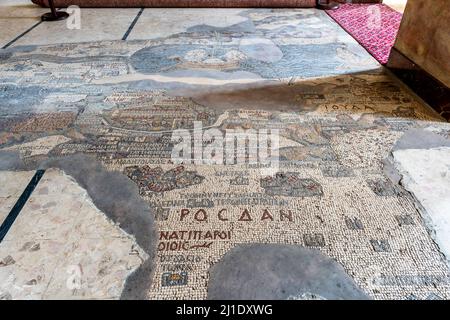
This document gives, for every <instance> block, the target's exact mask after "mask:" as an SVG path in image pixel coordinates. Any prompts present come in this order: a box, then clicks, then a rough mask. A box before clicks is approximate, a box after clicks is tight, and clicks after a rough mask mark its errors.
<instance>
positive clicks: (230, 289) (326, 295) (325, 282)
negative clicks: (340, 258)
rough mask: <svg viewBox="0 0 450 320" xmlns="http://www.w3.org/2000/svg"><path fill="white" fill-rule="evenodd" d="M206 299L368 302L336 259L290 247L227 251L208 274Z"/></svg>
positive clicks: (262, 246)
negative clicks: (348, 300) (363, 300)
mask: <svg viewBox="0 0 450 320" xmlns="http://www.w3.org/2000/svg"><path fill="white" fill-rule="evenodd" d="M208 299H212V300H228V299H230V300H241V299H245V300H252V299H257V300H274V299H277V300H278V299H308V300H310V299H339V300H341V299H352V300H361V299H368V296H367V295H366V294H365V293H364V292H363V291H362V290H361V289H360V288H359V287H358V286H357V285H356V283H355V282H354V280H353V279H352V278H351V277H350V276H349V275H348V274H347V273H346V272H345V270H344V268H343V267H342V266H341V265H340V264H338V263H337V262H336V261H334V260H332V259H331V258H329V257H327V256H325V255H324V254H322V253H321V252H320V251H317V250H311V249H306V248H302V247H300V246H295V245H275V244H251V245H239V246H237V247H235V248H233V249H232V250H230V251H229V252H228V253H227V254H226V255H225V256H224V257H223V258H222V260H220V261H219V262H218V263H217V264H216V265H214V266H213V267H212V268H211V270H210V280H209V285H208Z"/></svg>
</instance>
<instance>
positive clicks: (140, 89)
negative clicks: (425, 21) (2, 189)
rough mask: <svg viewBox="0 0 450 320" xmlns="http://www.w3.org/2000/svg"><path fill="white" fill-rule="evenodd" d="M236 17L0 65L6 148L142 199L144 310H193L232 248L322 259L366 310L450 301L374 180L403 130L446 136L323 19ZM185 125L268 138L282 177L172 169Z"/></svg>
mask: <svg viewBox="0 0 450 320" xmlns="http://www.w3.org/2000/svg"><path fill="white" fill-rule="evenodd" d="M244 12H245V13H243V15H244V16H246V17H248V18H249V21H251V22H252V28H251V30H250V31H249V30H247V29H245V28H243V29H242V30H244V31H242V30H241V29H240V28H239V26H233V27H232V28H231V27H230V28H229V29H227V28H222V29H221V28H213V27H208V26H204V25H200V26H197V27H195V28H192V29H191V30H187V31H186V32H182V33H179V34H175V35H171V36H168V37H166V38H161V39H157V40H153V41H130V42H102V43H84V44H66V45H54V46H46V47H32V46H28V47H18V48H15V49H9V50H4V51H2V52H0V80H1V81H0V82H1V84H0V95H1V105H0V128H1V132H0V141H1V144H2V146H3V149H5V148H6V149H7V148H10V149H18V150H20V152H21V156H22V158H24V159H25V160H26V161H31V160H33V161H41V160H45V159H46V158H48V157H57V156H61V155H68V154H74V153H79V152H80V153H85V154H89V155H93V156H95V157H96V158H97V159H98V160H99V161H100V162H101V163H102V164H103V165H104V166H105V167H106V168H107V169H108V170H112V171H116V172H121V173H123V174H125V175H127V176H128V177H129V178H130V179H132V180H133V181H134V182H135V183H136V184H137V185H138V186H139V190H140V195H141V196H142V198H143V199H145V200H146V201H147V202H148V203H149V204H150V205H151V207H152V208H154V212H155V214H156V220H157V224H158V239H159V242H158V253H157V261H156V271H155V274H154V278H153V282H152V286H151V289H150V292H149V297H150V298H166V299H167V298H205V297H206V287H207V282H208V270H209V268H210V266H211V265H213V264H215V263H216V262H217V261H219V260H220V258H221V257H222V256H223V255H224V254H225V253H226V252H227V251H228V250H229V249H230V248H232V247H233V246H234V245H236V244H239V243H287V244H299V245H303V246H306V247H311V248H315V249H318V250H320V251H322V252H323V253H325V254H326V255H328V256H330V257H332V258H334V259H335V260H337V261H338V262H339V263H341V264H342V265H343V267H344V268H345V270H346V271H347V272H348V274H349V275H350V276H351V277H353V278H354V279H355V281H356V283H357V284H358V285H359V286H360V287H361V288H362V289H363V290H364V291H366V292H367V293H368V294H369V295H370V296H372V297H374V298H398V299H403V298H407V297H408V296H410V295H411V293H412V292H414V295H416V296H419V297H425V296H428V295H430V294H433V295H436V296H440V297H443V298H449V297H450V290H449V285H448V281H446V279H447V278H446V276H447V275H448V269H447V266H446V264H445V263H444V261H443V259H442V257H441V255H440V253H439V252H438V250H437V248H436V246H435V244H434V243H433V242H432V240H431V239H430V237H429V235H428V233H427V231H426V229H425V227H424V225H423V222H422V221H421V217H420V216H419V213H418V212H417V210H416V208H415V206H414V200H413V199H412V198H411V196H410V195H409V194H408V193H406V192H405V191H404V190H403V189H402V188H401V187H399V186H397V185H394V184H393V183H391V182H390V180H388V179H387V178H386V176H385V174H384V173H383V170H382V160H383V159H384V158H386V157H387V156H388V154H389V152H390V150H391V148H392V146H393V144H394V143H395V142H396V141H397V140H398V139H399V138H400V137H401V136H402V134H403V133H404V132H405V131H406V130H408V129H410V128H416V127H420V128H431V127H432V128H434V129H435V131H437V132H438V133H440V134H442V135H447V136H448V134H449V129H448V127H445V124H444V123H441V122H440V121H441V120H440V119H438V118H437V117H436V116H435V115H434V114H433V113H431V112H430V111H429V110H428V109H426V108H425V107H424V106H422V105H421V104H420V103H419V102H417V101H415V100H414V98H413V97H412V96H411V95H410V94H408V93H407V92H406V91H404V89H402V88H401V87H399V85H398V84H397V83H396V82H393V81H392V79H391V78H390V77H389V76H388V75H386V74H385V73H383V71H382V70H380V69H377V68H378V64H377V63H376V62H375V61H374V60H373V59H372V58H371V57H370V56H369V55H368V54H367V53H366V52H365V51H364V50H363V49H362V48H361V47H360V46H358V45H357V44H356V42H354V41H353V40H352V39H351V38H350V37H348V36H347V35H346V34H345V32H344V31H342V30H341V29H339V28H338V27H337V26H336V25H335V24H333V23H332V22H331V20H329V18H327V17H325V16H324V15H322V13H317V12H315V11H310V12H308V13H305V12H303V11H301V12H300V11H299V12H296V11H291V12H287V11H282V10H281V11H270V10H265V11H264V10H260V11H251V10H249V11H244ZM302 19H303V20H302ZM305 19H309V20H308V21H309V24H300V23H299V21H300V22H301V21H304V20H305ZM245 23H248V21H247V22H245ZM320 57H328V58H327V59H321V58H320ZM311 65H314V68H311V67H310V66H311ZM305 66H308V67H305ZM329 70H334V72H333V74H332V75H330V74H329V73H330V72H329ZM362 70H372V71H367V72H362V73H358V72H360V71H362ZM325 75H327V77H324V76H325ZM19 96H20V99H18V98H17V97H19ZM193 121H201V122H202V124H203V127H215V128H218V129H220V130H222V131H225V129H233V128H242V129H279V130H280V150H279V153H280V160H281V164H280V172H279V174H277V175H276V176H274V177H271V178H268V177H263V176H261V175H260V171H259V170H258V168H257V166H251V165H234V166H231V165H194V164H183V165H174V164H172V163H171V159H170V153H171V150H172V147H173V143H172V142H171V133H172V131H173V130H174V129H179V128H186V129H189V128H192V126H193ZM429 279H434V280H433V281H431V280H429Z"/></svg>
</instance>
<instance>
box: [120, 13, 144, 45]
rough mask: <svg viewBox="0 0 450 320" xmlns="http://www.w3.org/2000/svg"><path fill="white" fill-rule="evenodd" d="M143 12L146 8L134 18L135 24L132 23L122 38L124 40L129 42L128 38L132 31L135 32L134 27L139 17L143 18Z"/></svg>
mask: <svg viewBox="0 0 450 320" xmlns="http://www.w3.org/2000/svg"><path fill="white" fill-rule="evenodd" d="M142 12H144V8H141V10H139V12H138V14H137V15H136V17H135V18H134V20H133V22H131V24H130V26H129V27H128V30H127V32H125V34H124V35H123V37H122V40H127V38H128V36H129V35H130V33H131V31H132V30H133V28H134V26H135V25H136V23H137V21H138V20H139V17H140V16H141V14H142Z"/></svg>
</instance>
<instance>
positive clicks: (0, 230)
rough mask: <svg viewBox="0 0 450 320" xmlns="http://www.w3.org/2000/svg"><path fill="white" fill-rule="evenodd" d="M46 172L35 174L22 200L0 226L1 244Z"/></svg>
mask: <svg viewBox="0 0 450 320" xmlns="http://www.w3.org/2000/svg"><path fill="white" fill-rule="evenodd" d="M44 173H45V170H37V171H36V173H35V174H34V176H33V178H31V180H30V182H29V183H28V185H27V187H26V188H25V190H24V191H23V192H22V194H21V196H20V198H19V199H18V200H17V202H16V204H15V205H14V207H13V208H12V209H11V211H10V212H9V214H8V216H7V217H6V219H5V221H3V223H2V225H1V226H0V243H1V242H2V241H3V239H4V238H5V236H6V234H7V233H8V231H9V229H10V228H11V226H12V225H13V223H14V221H15V220H16V218H17V216H18V215H19V213H20V211H21V210H22V208H23V207H24V206H25V203H27V201H28V198H29V197H30V196H31V194H32V193H33V191H34V188H36V186H37V184H38V183H39V181H40V180H41V178H42V176H43V175H44Z"/></svg>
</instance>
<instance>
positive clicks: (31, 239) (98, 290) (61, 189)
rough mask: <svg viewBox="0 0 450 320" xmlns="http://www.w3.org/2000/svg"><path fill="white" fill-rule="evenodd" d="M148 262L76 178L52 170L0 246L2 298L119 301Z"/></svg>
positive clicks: (18, 174)
mask: <svg viewBox="0 0 450 320" xmlns="http://www.w3.org/2000/svg"><path fill="white" fill-rule="evenodd" d="M15 175H17V176H18V177H19V176H20V173H15ZM12 180H14V179H12ZM147 258H148V255H147V254H146V253H145V252H144V251H143V250H142V249H141V248H140V247H139V245H137V243H136V240H135V239H134V237H132V236H130V235H128V234H126V233H125V232H124V231H123V230H121V229H120V228H119V227H118V226H117V225H116V224H115V223H113V222H112V221H111V220H109V219H108V218H107V217H106V216H105V215H104V213H103V212H101V211H100V210H99V209H97V208H96V206H95V205H94V204H93V203H92V200H91V198H90V197H89V195H88V194H87V192H86V190H84V189H83V188H81V187H80V186H79V185H78V184H77V183H76V181H74V179H73V178H71V177H70V176H68V175H66V174H64V173H63V171H61V170H58V169H48V170H47V171H46V173H45V174H44V176H43V178H42V180H41V182H40V183H39V184H38V186H37V187H36V189H35V190H34V192H33V194H32V195H31V197H30V199H29V200H28V202H27V203H26V205H25V206H24V208H23V209H22V211H21V213H20V215H19V216H18V218H17V220H16V221H15V223H14V224H13V226H12V227H11V229H10V231H9V232H8V234H7V235H6V237H5V239H4V241H3V242H2V245H1V246H0V296H3V297H6V298H11V299H117V298H119V297H120V296H121V293H122V290H123V288H124V286H125V281H126V279H127V277H128V276H129V275H130V274H131V273H133V272H134V271H135V270H136V269H137V268H138V267H139V266H140V265H141V264H142V262H143V261H144V260H145V259H147Z"/></svg>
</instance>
